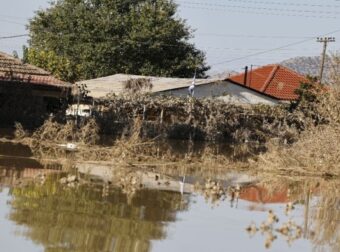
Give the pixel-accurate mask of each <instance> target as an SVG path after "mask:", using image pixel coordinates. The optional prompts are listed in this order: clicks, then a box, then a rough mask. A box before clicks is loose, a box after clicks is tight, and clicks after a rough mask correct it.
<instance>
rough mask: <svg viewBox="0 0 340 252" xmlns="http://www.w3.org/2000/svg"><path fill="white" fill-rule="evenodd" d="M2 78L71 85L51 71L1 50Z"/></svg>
mask: <svg viewBox="0 0 340 252" xmlns="http://www.w3.org/2000/svg"><path fill="white" fill-rule="evenodd" d="M0 80H5V81H9V82H11V81H13V82H22V83H30V84H37V85H48V86H58V87H65V86H67V87H70V84H69V83H67V82H64V81H61V80H59V79H57V78H55V77H53V76H52V75H51V74H50V73H49V72H47V71H45V70H43V69H41V68H39V67H36V66H33V65H30V64H24V63H22V62H21V60H19V59H16V58H14V57H12V56H10V55H8V54H6V53H3V52H0Z"/></svg>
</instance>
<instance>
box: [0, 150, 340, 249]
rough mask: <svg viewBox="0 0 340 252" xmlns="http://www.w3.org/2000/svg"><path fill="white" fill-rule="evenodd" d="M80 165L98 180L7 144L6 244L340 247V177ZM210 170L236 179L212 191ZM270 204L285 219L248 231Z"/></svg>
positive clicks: (3, 155)
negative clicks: (55, 166)
mask: <svg viewBox="0 0 340 252" xmlns="http://www.w3.org/2000/svg"><path fill="white" fill-rule="evenodd" d="M75 166H76V167H77V171H76V172H75V171H71V173H72V175H73V174H75V175H76V176H77V177H78V178H79V179H81V181H83V182H84V181H85V182H88V183H80V182H70V183H68V184H62V183H60V179H61V178H62V177H65V176H66V177H67V176H68V175H67V173H65V171H64V170H62V169H46V168H44V167H46V164H42V163H41V162H40V161H39V160H36V159H35V157H34V156H33V154H32V152H31V151H30V149H29V148H27V147H25V146H23V145H13V144H0V188H1V191H0V223H1V228H0V243H1V251H25V252H31V251H32V252H35V251H58V252H59V251H60V252H61V251H119V252H125V251H126V252H130V251H131V252H137V251H138V252H139V251H140V252H144V251H145V252H147V251H169V252H170V251H171V252H172V251H202V252H204V251H221V252H222V251H299V252H300V251H340V192H339V188H340V187H339V185H340V182H339V181H321V180H320V179H315V178H313V179H310V181H309V179H306V178H305V179H303V180H302V181H301V180H295V179H294V178H288V179H287V178H274V177H271V176H269V178H268V176H264V175H263V176H262V175H257V176H256V177H255V176H254V175H250V174H245V173H240V172H237V171H226V172H224V173H214V172H212V173H209V174H207V175H206V176H204V174H203V175H202V174H201V175H197V173H195V172H188V173H187V174H183V172H179V171H178V172H176V171H174V170H171V171H168V172H167V171H164V170H162V172H159V171H160V170H161V169H160V170H157V168H153V169H151V170H146V169H145V168H138V167H135V168H133V169H127V168H124V169H120V168H118V167H114V166H108V165H100V164H97V163H77V164H76V165H75ZM61 167H62V166H61ZM207 177H210V178H211V179H212V181H218V182H219V185H220V186H221V187H223V188H229V189H228V190H225V191H224V192H225V193H223V194H221V195H216V194H213V193H211V192H210V191H209V190H210V189H209V190H208V189H207V188H208V187H207V185H206V183H207V182H206V178H207ZM134 179H135V180H136V181H134ZM128 182H131V183H130V186H129V183H128ZM199 184H200V185H201V187H200V186H198V185H199ZM198 188H199V189H198ZM290 203H291V204H290ZM290 206H293V207H292V208H294V209H288V208H289V207H290ZM269 210H272V211H273V213H274V214H275V215H276V216H277V217H278V222H274V223H273V224H271V225H270V227H268V228H264V227H262V231H261V230H258V231H254V232H252V231H249V232H247V231H246V229H247V227H249V226H250V225H252V226H253V227H256V228H259V229H260V227H261V223H263V222H264V223H267V222H268V219H269V217H268V211H269ZM285 223H293V224H294V225H293V226H294V227H292V228H291V232H290V234H289V235H284V234H283V232H280V231H279V229H280V228H282V227H283V226H284V224H285ZM298 230H301V234H298V233H299V232H298ZM273 237H275V238H273ZM266 247H267V248H266Z"/></svg>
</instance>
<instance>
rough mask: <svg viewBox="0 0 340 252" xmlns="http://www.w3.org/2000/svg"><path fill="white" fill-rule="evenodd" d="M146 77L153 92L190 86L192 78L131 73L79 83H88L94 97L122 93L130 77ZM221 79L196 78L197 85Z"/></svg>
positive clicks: (90, 93) (80, 82) (90, 94)
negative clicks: (124, 84)
mask: <svg viewBox="0 0 340 252" xmlns="http://www.w3.org/2000/svg"><path fill="white" fill-rule="evenodd" d="M139 78H145V79H150V80H151V83H152V85H153V87H152V89H151V92H152V93H157V92H162V91H168V90H174V89H178V88H185V87H189V86H190V85H191V83H192V79H191V78H190V79H186V78H166V77H154V76H141V75H129V74H115V75H111V76H107V77H102V78H97V79H92V80H86V81H79V82H77V84H86V86H87V89H88V90H89V96H92V97H94V98H101V97H105V96H106V95H107V94H109V93H114V94H117V95H118V94H121V93H123V92H124V88H123V83H124V82H125V81H127V80H129V79H139ZM217 81H220V79H196V85H203V84H208V83H213V82H217Z"/></svg>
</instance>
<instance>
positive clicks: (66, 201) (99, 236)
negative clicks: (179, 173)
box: [9, 179, 188, 252]
mask: <svg viewBox="0 0 340 252" xmlns="http://www.w3.org/2000/svg"><path fill="white" fill-rule="evenodd" d="M100 188H102V187H98V188H94V187H88V186H86V185H85V186H79V187H78V188H66V189H65V188H63V187H62V185H60V184H59V183H57V181H56V180H49V179H48V180H47V181H46V183H45V184H43V185H36V184H32V185H30V186H28V187H19V188H15V189H14V190H13V200H12V201H11V204H12V205H13V206H15V207H14V208H13V210H12V211H11V213H10V216H9V218H10V219H11V220H12V221H15V222H16V223H18V224H20V225H25V226H26V229H27V232H25V233H24V234H23V235H25V236H26V237H27V238H30V239H32V240H33V241H34V242H36V243H38V244H41V245H43V246H44V247H45V249H48V248H51V247H55V248H60V249H61V250H63V251H126V252H130V251H131V252H133V251H138V252H139V251H140V252H147V251H150V245H151V243H150V241H151V240H161V239H164V238H165V237H166V235H167V234H166V230H165V227H166V223H167V222H173V221H175V220H176V213H177V212H179V211H183V210H186V209H187V207H188V205H187V203H185V202H183V198H182V196H181V195H180V194H178V193H171V192H161V191H155V190H141V191H138V192H136V195H135V196H134V198H133V199H132V201H131V202H129V201H128V199H127V197H126V195H124V194H123V193H122V191H121V190H120V189H118V188H115V189H110V190H109V191H108V195H106V196H103V195H102V191H101V190H100ZM102 189H103V188H102ZM67 248H71V249H72V250H68V249H67ZM64 249H65V250H64Z"/></svg>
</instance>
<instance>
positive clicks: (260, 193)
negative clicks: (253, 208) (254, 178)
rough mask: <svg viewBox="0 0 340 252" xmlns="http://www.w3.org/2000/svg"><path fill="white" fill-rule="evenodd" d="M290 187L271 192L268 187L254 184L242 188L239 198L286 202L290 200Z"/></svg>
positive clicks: (265, 201) (258, 201)
mask: <svg viewBox="0 0 340 252" xmlns="http://www.w3.org/2000/svg"><path fill="white" fill-rule="evenodd" d="M287 192H288V189H287V188H284V189H282V190H279V191H274V192H270V191H269V190H268V189H266V188H264V187H262V186H258V185H254V186H250V187H245V188H242V190H241V192H240V196H239V198H240V199H242V200H246V201H251V202H256V203H266V204H268V203H286V202H289V198H288V194H287Z"/></svg>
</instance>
